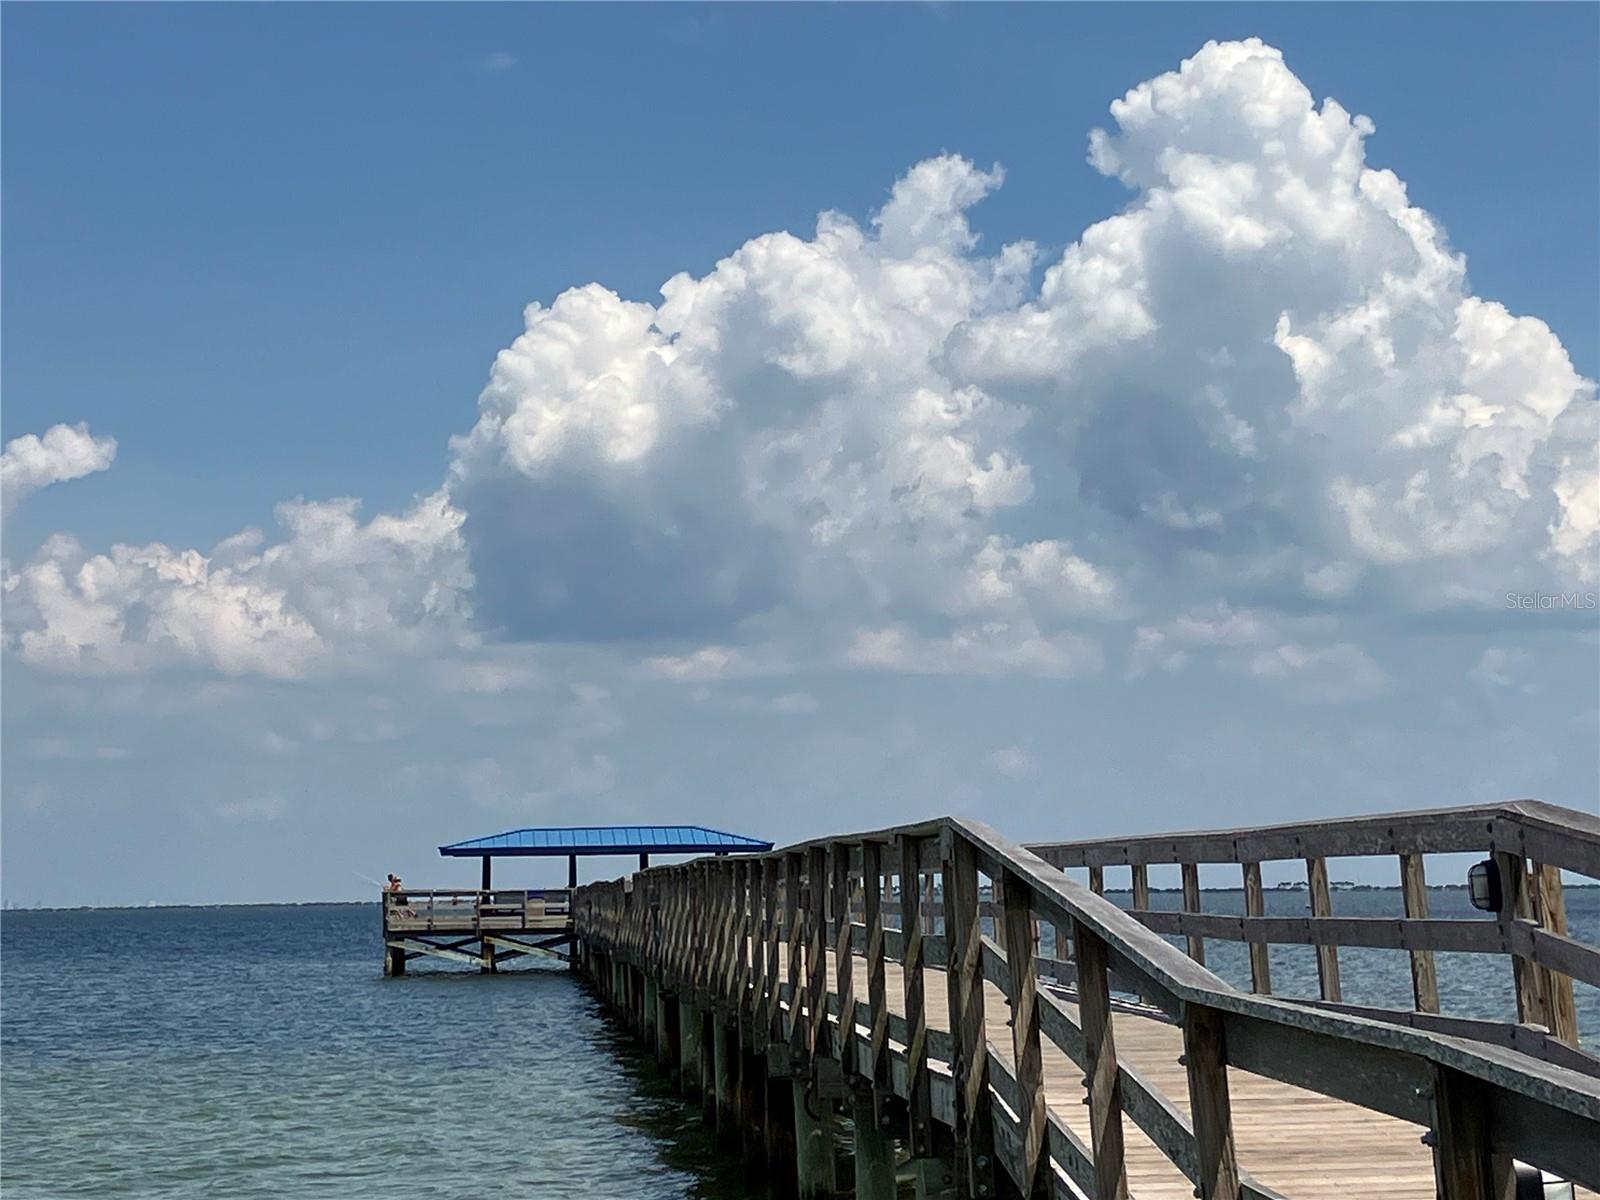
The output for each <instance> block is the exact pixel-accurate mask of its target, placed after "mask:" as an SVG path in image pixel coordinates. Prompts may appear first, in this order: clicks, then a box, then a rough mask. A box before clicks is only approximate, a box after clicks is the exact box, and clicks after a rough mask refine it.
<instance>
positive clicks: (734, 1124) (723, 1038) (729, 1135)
mask: <svg viewBox="0 0 1600 1200" xmlns="http://www.w3.org/2000/svg"><path fill="white" fill-rule="evenodd" d="M713 1024H714V1026H715V1028H716V1036H715V1037H714V1039H713V1040H712V1046H711V1051H712V1059H713V1062H712V1066H713V1069H714V1070H715V1072H716V1088H717V1116H716V1130H717V1141H718V1142H720V1143H722V1144H723V1146H725V1147H731V1146H736V1145H738V1144H739V1097H738V1094H737V1093H738V1088H739V1043H738V1040H737V1036H738V1035H737V1034H735V1033H734V1032H733V1030H731V1029H730V1028H729V1027H728V1026H727V1024H725V1023H724V1022H723V1021H721V1020H720V1019H716V1018H713Z"/></svg>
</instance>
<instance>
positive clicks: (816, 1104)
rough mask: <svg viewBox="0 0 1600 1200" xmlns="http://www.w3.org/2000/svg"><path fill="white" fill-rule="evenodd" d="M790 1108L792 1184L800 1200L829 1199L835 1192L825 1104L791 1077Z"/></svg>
mask: <svg viewBox="0 0 1600 1200" xmlns="http://www.w3.org/2000/svg"><path fill="white" fill-rule="evenodd" d="M789 1086H790V1089H791V1093H792V1095H793V1106H794V1151H795V1182H796V1184H797V1186H798V1191H799V1194H800V1197H801V1200H812V1198H813V1197H819V1196H833V1195H835V1194H837V1192H838V1183H837V1181H836V1179H835V1174H834V1138H833V1126H832V1124H831V1123H830V1121H829V1114H828V1112H827V1109H826V1102H825V1101H823V1100H821V1099H819V1098H818V1097H817V1096H816V1095H815V1093H814V1091H813V1089H812V1086H811V1081H810V1080H809V1079H806V1078H803V1077H801V1076H798V1075H797V1076H795V1078H793V1079H792V1080H790V1083H789Z"/></svg>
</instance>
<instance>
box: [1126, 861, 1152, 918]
mask: <svg viewBox="0 0 1600 1200" xmlns="http://www.w3.org/2000/svg"><path fill="white" fill-rule="evenodd" d="M1130 874H1131V875H1132V876H1133V906H1134V908H1137V909H1139V910H1141V911H1145V910H1148V909H1149V907H1150V868H1149V867H1147V866H1145V865H1144V863H1134V864H1133V867H1132V868H1131V870H1130Z"/></svg>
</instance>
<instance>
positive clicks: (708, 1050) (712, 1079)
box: [700, 1010, 717, 1129]
mask: <svg viewBox="0 0 1600 1200" xmlns="http://www.w3.org/2000/svg"><path fill="white" fill-rule="evenodd" d="M700 1081H701V1082H700V1119H701V1120H702V1121H704V1122H705V1123H706V1124H707V1125H709V1126H711V1127H712V1128H713V1129H715V1128H716V1124H717V1018H716V1014H715V1013H713V1012H711V1011H710V1010H706V1011H703V1012H701V1013H700Z"/></svg>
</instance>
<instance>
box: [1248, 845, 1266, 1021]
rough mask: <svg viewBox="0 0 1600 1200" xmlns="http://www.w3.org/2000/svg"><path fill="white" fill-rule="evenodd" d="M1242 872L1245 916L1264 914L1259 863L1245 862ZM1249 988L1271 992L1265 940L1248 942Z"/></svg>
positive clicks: (1263, 993)
mask: <svg viewBox="0 0 1600 1200" xmlns="http://www.w3.org/2000/svg"><path fill="white" fill-rule="evenodd" d="M1242 870H1243V873H1244V912H1245V916H1247V917H1261V916H1265V915H1266V911H1267V908H1266V897H1265V896H1264V895H1263V894H1262V892H1261V864H1260V863H1258V862H1247V863H1244V864H1243V867H1242ZM1250 990H1251V991H1253V992H1257V993H1259V994H1261V995H1263V996H1270V995H1271V994H1272V966H1271V962H1270V960H1269V958H1268V956H1267V944H1266V943H1265V942H1257V941H1252V942H1251V943H1250Z"/></svg>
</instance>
